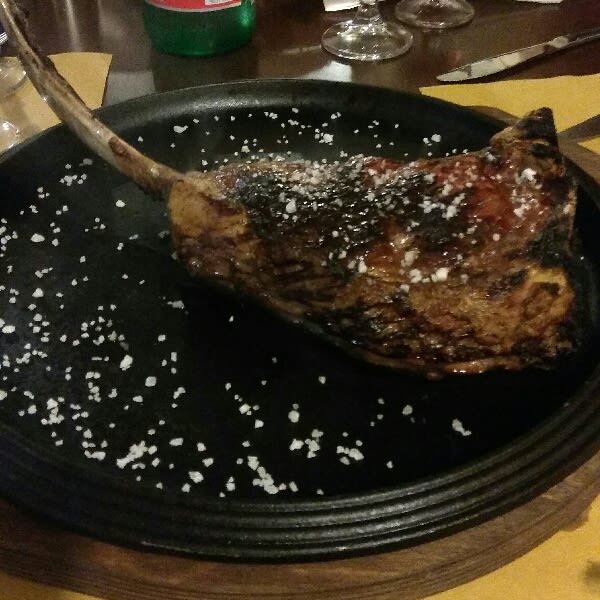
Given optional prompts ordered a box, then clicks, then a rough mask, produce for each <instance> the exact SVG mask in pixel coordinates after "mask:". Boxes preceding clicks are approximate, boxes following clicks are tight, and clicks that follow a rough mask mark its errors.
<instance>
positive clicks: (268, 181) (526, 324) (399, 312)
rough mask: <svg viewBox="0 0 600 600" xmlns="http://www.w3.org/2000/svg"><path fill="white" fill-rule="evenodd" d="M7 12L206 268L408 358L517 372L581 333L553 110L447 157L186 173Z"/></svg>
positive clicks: (437, 367) (3, 9)
mask: <svg viewBox="0 0 600 600" xmlns="http://www.w3.org/2000/svg"><path fill="white" fill-rule="evenodd" d="M0 18H2V21H3V23H4V25H5V27H6V29H7V31H8V32H9V35H10V36H11V39H12V40H13V43H14V44H15V47H16V49H17V51H18V54H19V58H20V59H21V61H22V63H23V65H24V66H25V68H26V70H27V72H28V75H29V77H30V79H31V81H32V82H33V83H34V85H35V86H36V88H37V89H38V91H39V92H40V93H41V94H42V95H43V96H45V97H46V98H47V99H48V102H49V103H50V104H51V106H52V108H53V110H54V111H55V112H56V114H57V115H58V116H59V117H60V118H61V119H62V120H63V121H64V122H65V123H66V124H67V125H68V126H69V127H70V128H71V129H72V130H73V131H74V132H75V133H76V134H77V135H78V136H79V137H80V138H81V139H82V140H83V141H84V142H85V143H86V144H87V145H88V146H89V147H90V148H92V149H93V150H94V151H95V152H96V153H98V154H99V155H100V156H101V157H103V158H104V159H105V160H106V161H108V162H109V163H110V164H112V165H113V166H114V167H115V168H117V169H118V170H120V171H121V172H122V173H124V174H125V175H126V176H128V177H131V178H132V179H133V180H134V181H135V182H136V183H137V184H138V185H139V186H140V187H142V188H143V189H145V190H147V191H148V192H150V193H152V194H156V195H159V196H162V197H166V198H168V204H169V216H170V221H171V232H172V239H173V244H174V248H175V250H176V251H177V253H178V255H179V257H180V258H181V260H182V262H183V264H184V265H185V266H186V267H187V269H188V270H189V272H190V273H191V274H192V275H195V276H199V277H202V278H212V279H216V280H217V281H219V282H220V283H222V284H224V285H228V286H230V287H233V288H235V289H236V290H239V291H241V292H245V293H246V294H249V295H251V296H253V297H255V298H256V299H258V300H259V301H260V302H262V303H263V304H264V305H266V306H268V307H269V308H271V309H273V310H275V311H276V312H278V313H280V314H281V315H282V316H284V317H286V318H288V319H291V320H295V321H300V322H302V323H304V324H305V325H307V326H308V327H309V328H310V329H313V330H317V331H319V332H320V333H321V334H323V335H325V336H326V337H328V338H329V339H331V340H332V341H333V342H335V343H337V344H339V345H341V346H343V347H344V348H346V349H348V350H350V351H352V352H354V353H356V354H358V355H359V356H361V357H362V358H363V359H365V360H368V361H370V362H373V363H376V364H383V365H387V366H390V367H394V368H403V369H410V370H417V371H423V372H426V373H430V374H440V373H445V372H480V371H485V370H487V369H493V368H510V369H518V368H522V367H525V366H527V365H530V364H540V363H541V364H547V363H548V361H551V360H553V359H554V358H555V357H557V356H559V355H560V354H562V353H563V352H568V351H570V350H572V349H574V347H575V346H576V344H577V340H576V339H575V337H576V336H575V335H574V333H573V332H574V328H573V326H572V325H573V313H574V308H575V294H574V291H573V288H572V286H571V283H570V281H569V277H568V275H567V273H568V272H569V266H570V265H571V264H572V257H571V251H570V246H571V238H572V229H573V218H574V213H575V191H574V188H573V185H572V182H571V181H570V180H569V179H568V178H567V177H566V175H565V167H564V164H563V161H562V159H561V157H560V154H559V152H558V148H557V139H556V131H555V128H554V123H553V121H552V115H551V113H550V111H549V110H548V109H540V110H538V111H535V112H533V113H531V114H530V115H528V116H527V117H526V118H525V119H523V120H521V121H519V122H518V123H517V124H516V125H515V126H513V127H509V128H507V129H505V130H504V131H502V132H500V133H499V134H497V135H496V136H494V137H493V138H492V140H491V142H490V146H489V148H487V149H485V150H483V151H480V152H475V153H472V154H467V155H462V156H458V157H451V158H447V159H436V160H418V161H414V162H412V163H408V164H403V163H398V162H394V161H389V160H386V159H382V158H365V157H357V158H355V159H353V160H352V161H349V162H348V163H346V164H343V165H322V164H319V165H316V164H310V165H306V164H305V163H286V162H270V163H269V162H265V163H257V164H254V165H238V166H231V167H228V168H223V169H221V170H219V171H216V172H213V173H208V174H183V173H179V172H178V171H176V170H174V169H171V168H170V167H168V166H166V165H163V164H160V163H157V162H156V161H154V160H152V159H150V158H149V157H147V156H145V155H143V154H141V153H140V152H139V151H137V150H136V149H135V148H133V147H132V146H130V145H128V144H127V143H126V142H125V141H124V140H122V139H120V138H119V137H118V136H117V135H116V134H115V133H114V132H113V131H111V130H110V129H109V128H108V127H106V126H105V125H103V124H102V123H101V122H99V121H98V120H97V119H96V118H95V117H94V115H93V114H92V113H91V112H90V111H89V110H88V109H87V107H86V106H85V105H84V103H83V102H82V101H81V99H80V98H79V97H78V96H77V94H76V93H75V91H74V90H73V89H72V88H71V86H70V85H69V84H68V83H67V82H66V81H65V80H64V79H63V78H62V77H61V76H60V75H59V74H58V73H57V71H56V70H55V69H54V67H53V65H52V63H51V62H50V61H49V60H48V59H47V58H46V57H43V55H41V53H39V51H38V50H36V48H35V46H34V45H33V44H32V43H31V41H30V40H29V34H28V31H27V27H26V20H25V19H24V18H23V15H22V14H21V13H20V11H19V10H18V7H17V5H16V2H15V0H0Z"/></svg>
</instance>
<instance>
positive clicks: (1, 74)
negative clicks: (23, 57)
mask: <svg viewBox="0 0 600 600" xmlns="http://www.w3.org/2000/svg"><path fill="white" fill-rule="evenodd" d="M25 78H26V75H25V71H24V70H23V67H22V66H21V63H20V62H19V59H17V58H13V57H2V58H0V98H4V97H5V96H9V95H10V94H13V93H14V92H15V90H16V89H17V88H19V87H20V86H21V85H22V84H23V83H24V82H25Z"/></svg>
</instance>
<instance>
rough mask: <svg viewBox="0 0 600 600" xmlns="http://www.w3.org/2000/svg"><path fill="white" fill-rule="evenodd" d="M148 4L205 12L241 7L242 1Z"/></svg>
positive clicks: (184, 0) (157, 0) (165, 0)
mask: <svg viewBox="0 0 600 600" xmlns="http://www.w3.org/2000/svg"><path fill="white" fill-rule="evenodd" d="M146 2H147V3H148V4H152V6H157V7H158V8H164V9H166V10H179V11H187V12H205V11H209V10H221V9H223V8H232V7H234V6H239V5H240V4H241V3H242V0H146Z"/></svg>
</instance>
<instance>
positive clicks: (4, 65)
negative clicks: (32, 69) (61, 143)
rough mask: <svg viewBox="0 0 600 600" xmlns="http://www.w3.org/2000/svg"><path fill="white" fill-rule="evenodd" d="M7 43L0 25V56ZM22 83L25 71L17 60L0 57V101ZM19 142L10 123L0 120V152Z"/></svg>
mask: <svg viewBox="0 0 600 600" xmlns="http://www.w3.org/2000/svg"><path fill="white" fill-rule="evenodd" d="M7 41H8V37H7V35H6V32H5V31H4V29H3V28H2V25H1V24H0V54H1V51H2V46H4V44H6V42H7ZM24 81H25V71H24V70H23V67H22V66H21V63H20V62H19V59H18V58H14V57H8V56H1V55H0V100H2V99H3V98H5V97H7V96H10V95H11V94H13V93H14V92H15V91H16V89H17V88H18V87H19V86H20V85H21V84H22V83H23V82H24ZM20 140H21V138H20V134H19V130H18V128H17V127H16V126H15V125H14V124H13V123H11V122H10V121H7V120H6V119H0V151H2V150H7V149H8V148H10V147H11V146H14V145H15V144H18V143H19V141H20Z"/></svg>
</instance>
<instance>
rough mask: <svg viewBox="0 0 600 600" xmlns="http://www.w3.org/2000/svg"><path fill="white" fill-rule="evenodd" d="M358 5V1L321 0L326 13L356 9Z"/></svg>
mask: <svg viewBox="0 0 600 600" xmlns="http://www.w3.org/2000/svg"><path fill="white" fill-rule="evenodd" d="M358 5H359V2H358V0H323V6H324V7H325V10H326V11H327V12H335V11H337V10H350V9H351V8H356V7H357V6H358Z"/></svg>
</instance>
